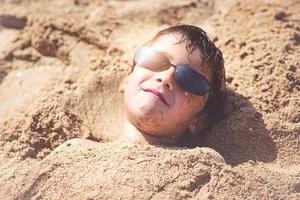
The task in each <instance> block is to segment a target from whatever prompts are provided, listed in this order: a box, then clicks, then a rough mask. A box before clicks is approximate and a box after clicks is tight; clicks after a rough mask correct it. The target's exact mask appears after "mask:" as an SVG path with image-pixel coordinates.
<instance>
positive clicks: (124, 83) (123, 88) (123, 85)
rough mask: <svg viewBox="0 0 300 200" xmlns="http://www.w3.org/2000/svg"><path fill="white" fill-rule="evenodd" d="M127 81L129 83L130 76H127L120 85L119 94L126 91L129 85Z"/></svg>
mask: <svg viewBox="0 0 300 200" xmlns="http://www.w3.org/2000/svg"><path fill="white" fill-rule="evenodd" d="M127 81H128V76H126V77H125V78H124V79H123V80H122V81H121V83H120V86H119V92H120V93H124V91H125V86H126V84H127Z"/></svg>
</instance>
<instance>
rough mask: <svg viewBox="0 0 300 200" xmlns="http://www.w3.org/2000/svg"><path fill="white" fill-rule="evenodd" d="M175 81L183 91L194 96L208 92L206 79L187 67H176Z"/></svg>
mask: <svg viewBox="0 0 300 200" xmlns="http://www.w3.org/2000/svg"><path fill="white" fill-rule="evenodd" d="M175 81H176V82H177V83H178V84H179V85H180V86H181V87H182V88H183V89H184V90H186V91H188V92H190V93H192V94H195V95H204V94H205V93H206V92H208V91H209V82H208V81H207V80H206V78H205V77H203V76H202V75H201V74H199V73H198V72H196V71H195V70H193V69H191V68H189V67H187V66H183V65H179V66H177V68H176V72H175Z"/></svg>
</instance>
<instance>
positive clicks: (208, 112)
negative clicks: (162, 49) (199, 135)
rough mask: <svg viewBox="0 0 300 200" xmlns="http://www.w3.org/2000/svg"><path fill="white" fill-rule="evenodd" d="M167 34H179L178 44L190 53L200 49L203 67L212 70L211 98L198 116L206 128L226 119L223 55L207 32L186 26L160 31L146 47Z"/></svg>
mask: <svg viewBox="0 0 300 200" xmlns="http://www.w3.org/2000/svg"><path fill="white" fill-rule="evenodd" d="M167 34H179V35H180V36H181V38H180V40H179V41H178V43H177V44H179V43H185V44H186V50H187V51H188V52H189V53H192V52H193V51H194V49H195V48H198V49H199V50H200V52H201V53H202V56H203V62H202V66H205V67H209V68H210V69H211V70H212V74H213V77H212V83H211V90H210V93H209V98H208V100H207V103H206V105H205V107H204V109H203V110H202V111H201V112H200V113H198V116H199V117H201V118H202V119H203V123H204V124H206V128H209V127H211V126H212V125H213V124H215V123H216V122H218V121H219V120H221V119H222V118H223V117H224V107H225V69H224V59H223V54H222V52H221V51H220V50H219V49H218V48H217V47H216V46H215V44H214V43H213V42H212V41H211V40H210V39H209V37H208V36H207V34H206V33H205V31H203V30H202V29H201V28H199V27H196V26H191V25H186V24H179V25H176V26H171V27H169V28H166V29H163V30H161V31H159V32H158V33H157V34H156V35H155V36H154V38H153V39H152V40H150V41H149V42H147V43H146V45H147V44H151V43H152V42H154V41H155V40H156V39H158V38H159V37H160V36H163V35H167Z"/></svg>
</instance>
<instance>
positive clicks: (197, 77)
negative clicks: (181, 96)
mask: <svg viewBox="0 0 300 200" xmlns="http://www.w3.org/2000/svg"><path fill="white" fill-rule="evenodd" d="M133 63H134V65H136V64H138V65H139V66H141V67H143V68H146V69H149V70H151V71H155V72H161V71H164V70H167V69H168V68H169V67H170V66H172V67H175V76H174V79H175V82H176V83H177V84H178V85H179V86H180V87H182V88H183V89H184V90H185V91H187V92H190V93H192V94H195V95H199V96H202V95H204V94H205V93H207V92H208V91H209V88H210V87H209V81H208V80H207V79H206V78H205V77H204V76H202V75H201V74H199V73H198V72H197V71H195V70H193V69H192V68H190V67H188V66H187V65H177V66H176V65H173V64H172V63H170V61H169V59H168V58H167V57H166V56H165V55H164V54H162V53H161V52H159V51H156V50H154V49H151V48H149V47H142V48H140V49H138V50H137V51H136V52H135V54H134V57H133Z"/></svg>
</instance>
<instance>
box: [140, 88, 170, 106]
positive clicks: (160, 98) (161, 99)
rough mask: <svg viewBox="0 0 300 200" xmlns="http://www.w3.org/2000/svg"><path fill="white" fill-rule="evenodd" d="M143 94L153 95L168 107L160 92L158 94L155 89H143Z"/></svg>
mask: <svg viewBox="0 0 300 200" xmlns="http://www.w3.org/2000/svg"><path fill="white" fill-rule="evenodd" d="M143 91H144V92H151V93H153V94H154V95H155V96H156V97H158V99H159V100H160V101H161V102H163V103H164V104H166V105H167V106H169V104H168V102H167V101H166V99H165V98H164V95H163V94H162V93H160V92H158V91H157V90H155V89H143Z"/></svg>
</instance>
